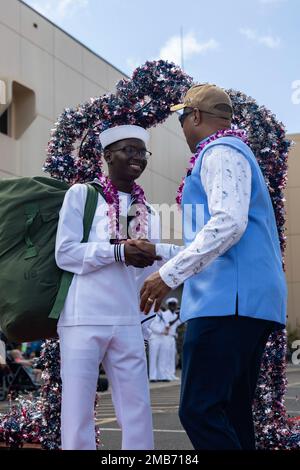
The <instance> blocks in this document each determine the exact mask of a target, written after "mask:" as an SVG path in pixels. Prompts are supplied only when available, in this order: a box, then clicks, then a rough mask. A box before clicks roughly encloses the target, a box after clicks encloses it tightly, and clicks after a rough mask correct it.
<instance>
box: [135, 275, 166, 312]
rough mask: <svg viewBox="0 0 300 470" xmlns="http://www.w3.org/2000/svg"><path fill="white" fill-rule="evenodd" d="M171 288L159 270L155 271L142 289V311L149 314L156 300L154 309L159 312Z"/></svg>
mask: <svg viewBox="0 0 300 470" xmlns="http://www.w3.org/2000/svg"><path fill="white" fill-rule="evenodd" d="M170 290H171V287H169V286H167V284H165V283H164V281H163V280H162V278H161V277H160V274H159V272H156V273H153V274H151V276H149V277H147V279H146V280H145V282H144V285H143V287H142V289H141V304H140V309H141V312H144V313H145V314H146V315H147V314H148V313H149V312H150V310H151V308H152V306H153V304H154V302H155V307H154V311H155V312H158V310H159V308H160V306H161V303H162V301H163V299H164V297H165V296H166V295H167V293H168V292H169V291H170Z"/></svg>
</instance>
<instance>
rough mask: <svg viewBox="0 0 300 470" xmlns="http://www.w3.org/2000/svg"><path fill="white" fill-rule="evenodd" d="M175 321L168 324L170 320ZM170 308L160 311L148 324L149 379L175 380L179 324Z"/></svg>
mask: <svg viewBox="0 0 300 470" xmlns="http://www.w3.org/2000/svg"><path fill="white" fill-rule="evenodd" d="M175 319H177V321H176V322H175V323H174V324H173V325H172V326H170V322H171V321H173V320H175ZM180 323H181V322H180V320H179V319H178V316H177V315H176V314H173V313H172V312H171V311H170V310H167V311H166V312H162V311H160V312H159V313H158V314H157V315H156V317H155V319H154V320H153V321H152V323H151V325H150V329H151V332H152V333H151V336H150V340H149V378H150V380H175V379H176V377H175V355H176V343H175V336H176V328H177V326H178V325H179V324H180Z"/></svg>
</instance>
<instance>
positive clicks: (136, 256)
mask: <svg viewBox="0 0 300 470" xmlns="http://www.w3.org/2000/svg"><path fill="white" fill-rule="evenodd" d="M122 243H124V245H125V246H124V254H125V263H126V264H127V266H134V267H135V268H146V267H147V266H152V264H153V263H154V261H158V260H161V257H160V256H156V249H155V245H154V244H153V243H150V242H149V241H148V240H131V239H129V240H125V241H123V242H122Z"/></svg>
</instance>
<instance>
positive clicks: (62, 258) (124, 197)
mask: <svg viewBox="0 0 300 470" xmlns="http://www.w3.org/2000/svg"><path fill="white" fill-rule="evenodd" d="M86 194H87V187H86V185H84V184H75V185H73V186H72V187H71V188H70V189H69V190H68V191H67V193H66V196H65V199H64V202H63V205H62V208H61V211H60V217H59V224H58V230H57V239H56V252H55V255H56V262H57V265H58V266H59V267H60V268H61V269H64V270H66V271H70V272H73V273H75V275H74V278H73V280H72V284H71V286H70V289H69V292H68V296H67V298H66V302H65V305H64V308H63V311H62V313H61V316H60V318H59V322H58V334H59V339H60V350H61V377H62V383H63V391H62V413H61V426H62V427H61V429H62V448H63V449H81V450H85V449H92V450H93V449H95V448H96V444H95V423H94V401H95V395H96V388H97V380H98V373H99V364H100V363H102V364H103V367H104V369H105V372H106V374H107V378H108V380H109V383H110V385H111V389H112V399H113V404H114V407H115V411H116V416H117V420H118V423H119V425H120V427H121V429H122V449H152V448H153V445H154V444H153V431H152V415H151V406H150V395H149V388H148V377H147V364H146V356H145V349H144V341H143V336H142V329H141V322H140V310H139V288H140V286H141V285H142V283H143V280H144V279H145V277H147V275H149V274H150V273H151V272H153V271H155V270H157V266H155V263H154V265H153V266H149V267H148V268H145V269H138V268H134V267H132V266H126V264H125V262H124V246H122V245H121V246H119V248H118V250H119V251H118V252H117V253H116V247H115V245H112V244H110V242H109V235H108V233H109V231H108V216H107V210H108V205H107V204H106V202H105V200H104V199H103V197H102V196H101V195H100V194H99V195H98V206H97V210H96V213H95V217H94V220H93V224H92V228H91V232H90V235H89V239H88V242H87V243H80V242H81V240H82V236H83V214H84V206H85V201H86ZM119 196H120V202H121V215H126V214H127V209H128V205H129V204H130V195H128V194H126V193H119ZM149 217H150V218H152V217H153V218H154V219H155V220H154V221H153V220H152V221H151V224H152V227H153V226H155V224H156V223H158V224H159V221H157V222H156V218H158V215H157V214H155V213H154V211H152V214H151V215H149ZM149 225H150V224H149ZM103 233H107V241H103ZM101 237H102V239H101ZM99 240H100V241H99ZM156 241H157V240H156ZM116 259H117V260H119V261H116Z"/></svg>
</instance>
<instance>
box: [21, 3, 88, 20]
mask: <svg viewBox="0 0 300 470" xmlns="http://www.w3.org/2000/svg"><path fill="white" fill-rule="evenodd" d="M28 3H29V4H30V5H31V6H32V7H33V8H34V9H35V10H37V11H39V12H40V13H42V15H44V16H46V17H47V18H48V17H52V18H56V19H60V20H62V19H64V18H65V17H66V16H67V15H73V14H74V13H76V12H77V11H78V10H80V9H82V8H85V7H86V6H87V5H88V0H33V1H30V2H28Z"/></svg>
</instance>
